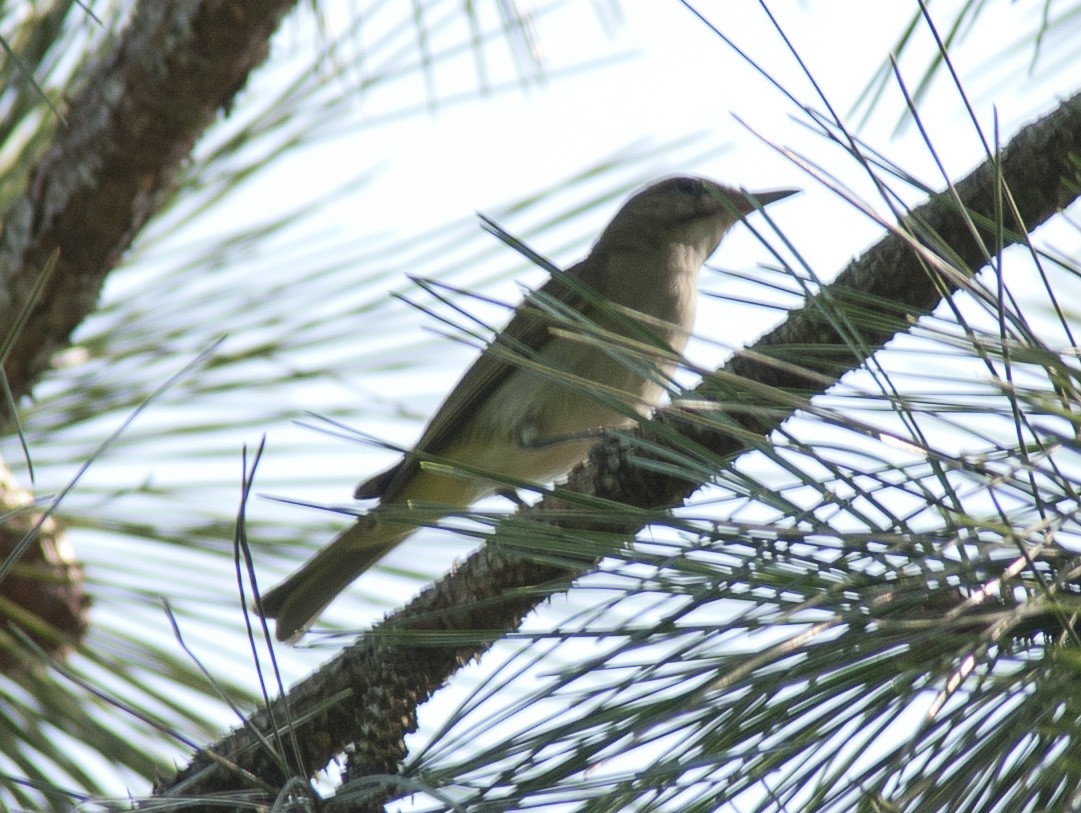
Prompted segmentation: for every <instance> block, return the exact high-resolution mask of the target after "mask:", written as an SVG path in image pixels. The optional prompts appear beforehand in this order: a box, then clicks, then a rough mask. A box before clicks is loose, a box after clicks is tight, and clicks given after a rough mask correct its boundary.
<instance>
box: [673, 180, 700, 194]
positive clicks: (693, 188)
mask: <svg viewBox="0 0 1081 813" xmlns="http://www.w3.org/2000/svg"><path fill="white" fill-rule="evenodd" d="M676 189H677V190H679V192H680V193H681V194H683V195H701V194H702V182H701V181H699V180H698V179H697V178H676Z"/></svg>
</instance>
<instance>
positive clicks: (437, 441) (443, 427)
mask: <svg viewBox="0 0 1081 813" xmlns="http://www.w3.org/2000/svg"><path fill="white" fill-rule="evenodd" d="M605 265H606V262H605V258H604V257H602V256H601V255H599V253H598V252H594V253H593V254H591V255H590V256H589V257H587V258H586V259H585V260H583V261H582V262H580V263H578V264H577V265H575V266H573V267H571V268H570V269H568V270H567V271H565V272H564V273H563V274H560V275H557V276H553V277H552V278H550V279H549V280H548V282H546V283H545V284H544V285H543V286H541V288H540V289H538V291H537V292H536V293H533V294H529V295H528V296H526V298H525V300H524V301H523V302H522V304H521V305H519V306H518V307H517V309H516V310H515V312H514V316H513V317H511V320H510V322H509V323H507V326H506V327H505V328H503V330H502V331H501V332H500V333H498V334H497V335H496V337H495V338H494V339H493V340H492V343H491V344H497V343H498V344H500V345H501V346H503V347H504V348H505V349H506V351H507V353H505V354H504V353H491V352H488V351H487V350H485V352H483V353H481V355H480V356H479V357H478V358H477V360H476V361H474V362H473V365H472V366H471V367H470V368H469V369H468V370H466V372H465V375H463V376H462V378H461V380H460V381H459V382H458V384H457V386H455V387H454V388H453V389H452V390H451V392H450V395H448V396H447V399H446V400H445V401H444V402H443V403H442V405H440V407H439V409H438V410H436V413H435V415H433V416H432V419H431V420H430V421H429V422H428V426H427V427H426V428H425V430H424V433H423V434H422V435H421V436H420V440H419V441H417V444H416V446H415V447H414V451H417V452H422V453H426V454H433V455H438V454H440V452H441V451H442V450H443V449H445V448H446V446H447V445H448V444H449V443H450V441H452V440H453V439H454V438H456V437H457V436H458V435H459V434H460V432H461V428H462V426H463V424H464V423H465V422H466V421H468V420H469V419H470V418H472V417H473V415H474V414H476V411H477V407H478V405H479V404H482V403H483V402H484V399H485V398H487V397H488V396H490V395H491V394H492V393H493V392H494V391H495V390H496V389H497V388H498V387H499V386H500V385H501V384H502V383H503V382H504V381H505V380H506V379H507V376H509V375H510V374H511V373H512V372H514V370H515V369H516V368H517V366H518V365H516V364H515V363H514V362H513V360H511V359H508V358H507V355H514V356H519V357H522V358H523V359H528V358H529V357H530V355H531V353H534V352H538V351H540V350H541V348H542V347H543V346H544V344H545V342H547V341H548V338H549V330H548V328H549V327H550V325H551V323H552V317H546V316H545V312H546V308H544V306H543V305H541V304H538V301H540V302H543V301H545V300H546V301H548V302H553V301H554V302H558V303H560V304H563V305H566V306H567V307H569V308H572V309H573V310H576V311H578V312H582V311H583V310H584V309H585V306H586V299H585V298H583V297H582V295H581V294H580V293H579V292H578V286H577V284H575V285H570V284H568V283H566V282H564V281H563V277H565V276H569V277H574V278H576V279H577V280H580V281H581V282H582V283H584V285H585V286H586V287H587V288H588V289H591V290H593V291H597V290H602V287H601V283H602V281H603V280H602V279H601V275H602V274H603V273H604V270H605ZM490 346H491V345H489V347H490ZM418 466H419V461H418V459H417V457H416V456H414V455H412V454H407V455H406V456H405V457H404V458H403V459H402V460H401V462H399V463H398V464H397V465H395V466H394V467H392V468H390V469H388V470H386V471H384V472H382V473H381V474H377V475H376V476H375V477H372V478H371V479H369V480H365V481H364V482H363V483H361V484H360V485H359V486H357V490H356V496H357V498H358V499H359V498H374V497H379V498H380V499H381V500H382V501H383V502H384V503H386V502H390V501H391V500H393V499H394V498H395V497H396V496H398V494H400V493H401V490H402V488H403V487H404V486H405V484H406V483H408V482H409V480H410V479H411V478H412V477H413V475H414V474H415V473H416V471H417V468H418Z"/></svg>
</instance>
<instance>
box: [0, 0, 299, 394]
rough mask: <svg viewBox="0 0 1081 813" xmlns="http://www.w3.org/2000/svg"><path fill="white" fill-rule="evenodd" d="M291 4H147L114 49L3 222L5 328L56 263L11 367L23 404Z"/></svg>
mask: <svg viewBox="0 0 1081 813" xmlns="http://www.w3.org/2000/svg"><path fill="white" fill-rule="evenodd" d="M293 5H295V0H202V1H201V2H197V1H196V0H143V2H140V3H138V5H137V6H136V7H135V10H134V12H133V13H132V17H131V19H130V21H129V23H128V25H127V27H126V28H125V30H124V31H123V32H122V34H121V36H120V39H119V41H118V44H117V47H116V48H115V49H114V50H113V51H111V52H110V53H109V54H108V55H106V56H104V57H103V58H102V59H101V60H100V61H99V62H98V63H97V64H96V65H95V66H94V67H93V68H91V69H90V70H89V71H88V72H87V73H86V75H85V76H84V77H82V79H81V89H79V90H78V91H76V93H75V95H74V96H73V97H72V99H71V102H70V104H69V105H68V109H67V111H66V114H65V124H63V125H61V127H60V128H59V130H58V135H57V137H56V139H55V141H54V143H53V145H52V147H51V148H50V149H49V151H48V152H47V153H46V154H45V156H44V157H43V158H42V160H41V161H40V162H39V164H38V165H37V167H36V168H35V170H34V171H33V172H32V174H31V177H30V181H29V184H28V185H27V188H26V190H25V192H24V193H23V194H22V195H21V196H20V197H19V198H17V199H16V201H15V202H14V204H13V205H12V207H11V208H10V209H9V210H8V212H7V213H6V215H5V219H4V229H3V236H2V239H0V326H4V325H12V324H14V321H15V319H16V317H17V315H18V314H20V313H21V312H22V310H23V308H24V307H25V306H26V303H27V301H28V298H29V297H30V294H31V291H32V290H33V289H34V285H35V282H36V280H37V278H38V275H39V274H40V273H41V271H42V269H43V268H44V267H45V266H46V263H47V262H48V260H49V258H50V257H51V256H52V255H53V254H54V253H56V254H57V257H58V261H57V265H56V268H55V270H54V271H53V273H52V275H51V278H50V279H49V281H48V284H47V286H46V287H45V289H44V291H43V293H42V295H41V297H40V298H39V300H38V301H37V302H36V303H35V304H34V306H33V310H32V311H31V313H30V317H29V320H28V321H27V323H26V325H25V327H24V328H23V330H22V331H21V332H20V334H19V336H18V338H17V341H16V343H15V345H14V347H13V348H12V351H11V353H10V354H9V356H8V358H7V361H6V364H5V367H4V369H5V371H6V373H7V377H8V382H9V383H10V385H11V389H12V392H13V393H14V394H15V397H16V398H18V397H21V396H23V395H25V394H27V393H28V392H29V391H30V389H31V387H32V386H33V384H34V382H35V381H37V379H38V378H39V377H40V376H41V374H42V373H43V372H44V371H45V370H46V369H47V367H48V365H49V361H50V359H51V358H52V356H53V354H54V353H55V352H56V351H57V350H59V349H61V348H63V347H65V346H66V345H67V343H68V341H69V338H70V336H71V332H72V331H73V330H74V329H75V328H76V327H77V326H78V325H79V323H80V322H82V320H83V319H85V318H86V316H87V315H89V314H90V313H92V312H93V311H94V309H95V308H96V306H97V301H98V294H99V293H100V291H101V287H102V284H103V282H104V280H105V277H106V275H107V274H108V273H109V272H110V271H111V270H112V269H113V268H114V267H115V266H116V264H117V263H118V262H119V260H120V258H121V257H122V255H123V253H124V251H125V250H126V249H127V248H128V247H129V246H130V245H131V243H132V240H133V239H134V238H135V235H136V234H138V232H139V230H140V229H141V228H142V227H143V226H144V225H145V224H146V222H147V220H148V219H149V218H150V217H151V216H152V215H153V214H154V213H155V212H156V211H157V210H158V209H159V208H160V206H161V205H162V203H163V202H164V201H165V200H166V198H167V197H168V195H169V193H170V191H171V190H172V188H173V185H174V183H175V181H176V178H177V175H178V173H179V171H180V169H181V167H182V165H183V161H184V160H185V158H186V157H187V156H188V155H190V153H191V149H192V146H193V145H194V143H195V141H196V139H197V138H198V137H199V136H200V135H201V134H202V133H203V132H204V131H205V130H206V129H207V127H209V126H210V125H211V124H212V123H213V121H214V119H215V117H216V116H217V114H218V111H219V110H223V109H225V108H227V107H228V105H229V103H230V101H231V100H232V99H233V97H234V96H235V95H236V93H237V92H238V91H239V90H240V89H241V88H242V87H243V86H244V83H245V82H246V80H247V77H248V75H249V73H250V72H251V71H252V69H254V68H255V67H256V66H258V65H259V64H260V63H261V62H262V61H263V60H264V59H265V58H266V56H267V54H268V52H269V39H270V36H271V35H272V34H273V33H274V31H275V30H276V29H277V27H278V24H279V22H280V21H281V19H282V17H283V16H284V15H285V13H286V12H287V11H289V10H290V9H291V8H292V6H293ZM164 295H166V294H164V293H163V296H164Z"/></svg>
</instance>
